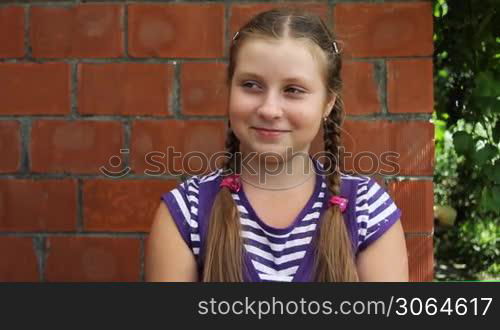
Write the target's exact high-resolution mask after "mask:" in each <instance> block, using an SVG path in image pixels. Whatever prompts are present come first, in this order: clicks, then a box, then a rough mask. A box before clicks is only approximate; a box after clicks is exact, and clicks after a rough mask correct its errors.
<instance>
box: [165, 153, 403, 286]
mask: <svg viewBox="0 0 500 330" xmlns="http://www.w3.org/2000/svg"><path fill="white" fill-rule="evenodd" d="M313 162H314V164H315V166H316V169H317V171H316V173H317V175H316V183H315V188H314V192H313V194H312V195H311V197H310V199H309V201H308V202H307V204H306V205H305V206H304V208H303V209H302V211H301V212H300V213H299V214H298V215H297V217H296V219H295V220H294V222H293V223H292V224H291V225H290V226H288V227H287V228H274V227H271V226H269V225H267V224H266V223H264V222H263V221H262V220H261V219H260V218H259V216H258V215H257V214H256V212H255V211H254V209H253V208H252V205H251V204H250V202H249V201H248V199H247V197H246V195H245V191H244V189H240V191H239V192H237V193H233V194H232V196H233V199H234V201H235V203H236V205H237V208H238V211H239V215H240V222H241V228H242V230H241V235H242V238H243V242H244V247H245V250H244V251H245V253H244V258H245V272H244V274H245V279H246V281H250V282H264V281H280V282H298V281H311V279H312V278H313V273H312V272H313V269H312V268H313V259H314V256H313V252H314V246H313V245H314V242H315V241H314V235H316V229H317V228H318V226H319V221H321V215H322V214H323V212H324V211H325V210H326V208H327V201H328V198H329V194H330V192H329V191H328V188H327V186H326V182H325V177H324V175H322V174H321V169H322V165H321V163H319V162H318V161H316V160H313ZM221 171H222V170H217V171H214V172H212V173H210V174H208V175H205V176H193V177H191V178H190V179H188V180H186V181H185V182H183V183H181V184H179V185H178V186H177V187H176V188H175V189H173V190H171V191H170V192H168V193H166V194H164V195H163V196H162V200H163V201H164V202H165V203H166V205H167V207H168V209H169V211H170V213H171V215H172V218H173V219H174V221H175V223H176V225H177V228H178V229H179V232H180V233H181V236H182V237H183V239H184V241H185V242H186V244H187V245H188V246H189V248H190V249H191V251H192V252H193V254H194V256H195V258H196V260H197V263H198V270H199V272H200V276H201V271H202V269H203V255H204V251H203V248H204V242H205V238H206V235H207V232H208V231H207V229H208V222H209V217H210V210H211V207H212V204H213V201H214V198H215V195H216V194H217V192H218V191H219V189H220V188H219V183H220V182H221V179H222V176H221ZM341 196H344V197H346V198H348V200H349V203H348V207H347V210H346V212H345V213H344V214H343V215H344V220H345V223H346V225H347V228H348V231H349V234H350V237H351V242H352V244H353V246H352V247H353V252H354V254H355V255H357V254H358V253H359V252H361V251H362V250H364V249H365V248H366V247H368V246H369V245H370V244H371V243H372V242H374V241H375V240H376V239H377V238H379V237H380V236H381V235H382V234H383V233H384V232H386V231H387V230H388V229H389V228H390V227H391V226H392V225H393V224H394V223H395V222H396V221H397V220H398V219H399V218H400V217H401V211H400V210H399V209H398V208H397V206H396V204H395V203H394V202H393V201H392V199H391V198H390V196H389V195H388V193H387V192H386V191H385V190H384V189H383V188H382V187H380V185H379V184H378V183H377V182H376V181H375V180H373V179H370V178H368V177H363V176H349V175H344V174H342V175H341ZM354 201H355V202H354Z"/></svg>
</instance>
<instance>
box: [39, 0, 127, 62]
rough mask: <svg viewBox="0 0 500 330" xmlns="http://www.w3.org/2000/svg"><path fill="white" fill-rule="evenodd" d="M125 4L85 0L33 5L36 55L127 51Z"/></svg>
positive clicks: (100, 54)
mask: <svg viewBox="0 0 500 330" xmlns="http://www.w3.org/2000/svg"><path fill="white" fill-rule="evenodd" d="M122 16H123V7H122V6H120V5H109V4H84V5H76V6H71V7H33V8H31V42H32V48H33V56H34V57H43V58H63V57H90V58H97V57H119V56H122V55H123V32H122V28H123V27H122V22H121V21H122Z"/></svg>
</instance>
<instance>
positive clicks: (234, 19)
mask: <svg viewBox="0 0 500 330" xmlns="http://www.w3.org/2000/svg"><path fill="white" fill-rule="evenodd" d="M280 7H288V8H300V9H303V10H305V11H307V12H310V13H312V14H316V15H318V16H319V17H321V18H322V19H323V20H324V22H325V23H326V24H328V5H327V4H323V3H311V2H283V3H258V4H237V5H233V6H232V7H231V23H230V34H231V36H233V35H234V33H236V31H238V30H239V29H241V28H242V27H243V25H245V24H246V23H247V22H248V21H249V20H250V19H251V18H252V17H253V16H255V15H257V14H258V13H260V12H263V11H267V10H271V9H274V8H280Z"/></svg>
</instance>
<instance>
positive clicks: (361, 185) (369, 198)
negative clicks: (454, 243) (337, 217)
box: [341, 174, 402, 252]
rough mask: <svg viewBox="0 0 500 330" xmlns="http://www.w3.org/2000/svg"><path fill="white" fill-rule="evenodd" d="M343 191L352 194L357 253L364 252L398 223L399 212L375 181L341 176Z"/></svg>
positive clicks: (383, 189)
mask: <svg viewBox="0 0 500 330" xmlns="http://www.w3.org/2000/svg"><path fill="white" fill-rule="evenodd" d="M341 182H342V188H343V189H345V190H349V191H351V193H350V203H351V205H352V208H351V210H352V213H353V216H354V219H355V224H356V227H357V236H358V252H361V251H362V250H364V249H366V248H367V247H368V246H369V245H371V244H372V243H373V242H374V241H376V240H377V239H378V238H379V237H380V236H382V235H383V234H384V233H385V232H386V231H387V230H389V228H390V227H391V226H392V225H394V223H396V222H397V221H398V220H400V218H401V215H402V212H401V209H400V208H399V207H398V206H397V205H396V203H395V202H394V200H393V199H392V197H391V196H390V195H389V192H388V191H387V190H386V188H384V187H382V185H380V184H379V183H378V182H377V181H376V180H375V179H374V178H371V177H368V176H363V175H350V174H341Z"/></svg>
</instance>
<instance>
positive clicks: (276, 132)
mask: <svg viewBox="0 0 500 330" xmlns="http://www.w3.org/2000/svg"><path fill="white" fill-rule="evenodd" d="M251 128H252V129H254V130H255V131H256V132H257V134H258V135H259V136H262V137H278V136H280V135H282V134H284V133H287V132H290V131H289V130H280V129H268V128H261V127H254V126H252V127H251Z"/></svg>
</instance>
